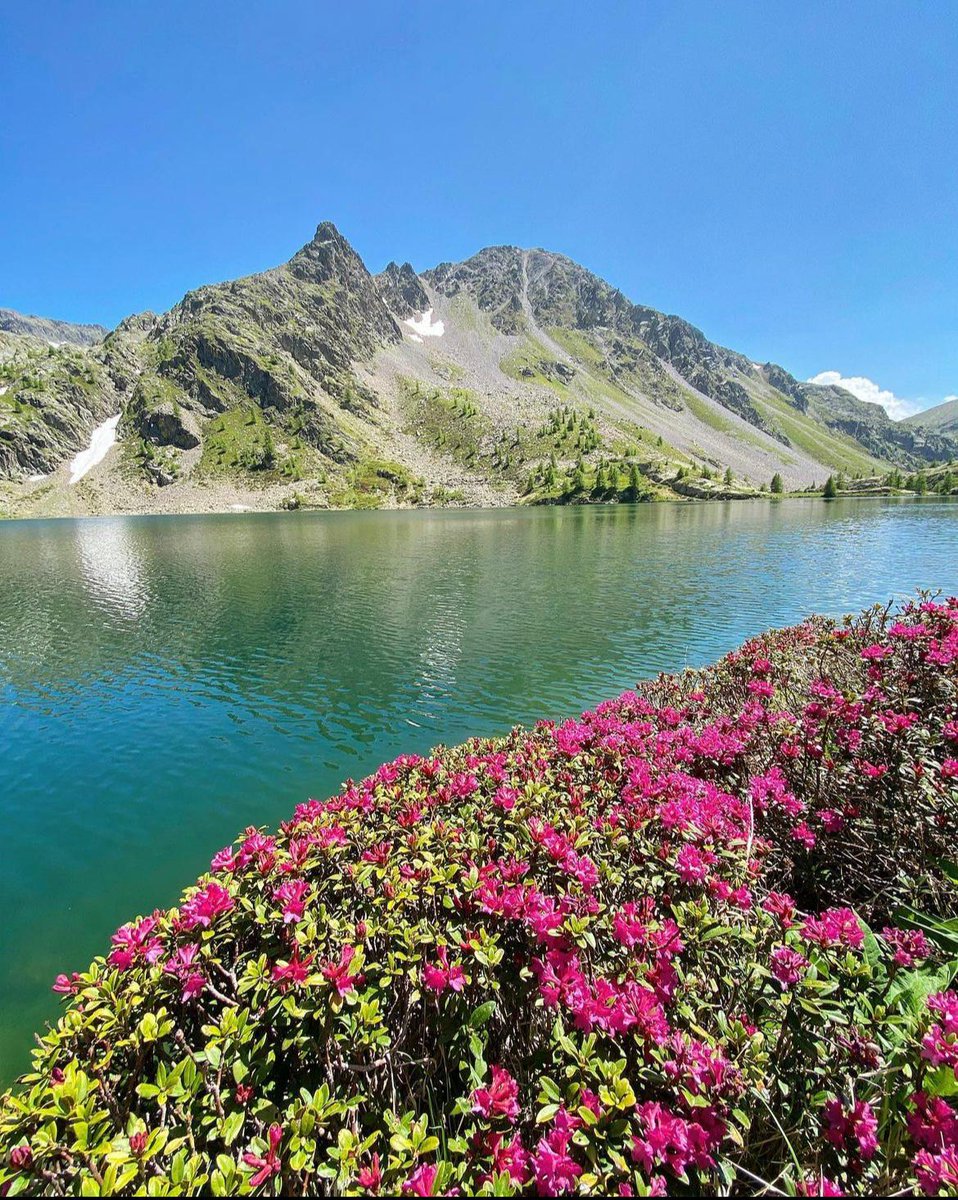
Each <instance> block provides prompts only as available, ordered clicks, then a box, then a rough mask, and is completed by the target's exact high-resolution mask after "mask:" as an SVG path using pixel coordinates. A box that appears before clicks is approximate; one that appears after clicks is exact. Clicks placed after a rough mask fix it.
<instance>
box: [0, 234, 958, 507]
mask: <svg viewBox="0 0 958 1200" xmlns="http://www.w3.org/2000/svg"><path fill="white" fill-rule="evenodd" d="M117 414H120V421H119V428H118V445H117V446H116V448H115V449H113V450H112V451H110V453H109V454H108V455H107V457H106V459H105V460H104V461H103V463H102V464H101V465H99V466H97V467H96V468H95V469H94V470H92V471H91V472H90V474H89V475H88V476H86V477H85V478H84V479H83V481H82V483H80V484H79V485H78V486H77V487H75V488H74V487H71V486H70V484H69V481H68V478H67V476H68V472H67V470H66V468H65V465H64V464H66V463H67V462H68V461H69V459H70V458H71V457H72V456H73V455H74V454H76V452H77V451H78V450H80V449H82V448H83V447H84V446H85V445H86V444H87V442H89V440H90V438H91V435H92V433H93V431H94V429H96V428H97V427H98V426H100V425H102V424H103V423H104V422H106V421H107V420H108V419H109V418H111V417H114V416H116V415H117ZM956 452H958V442H955V441H953V440H952V439H951V438H950V437H948V436H946V435H945V434H942V433H941V432H936V431H934V430H930V429H928V428H925V427H919V426H916V425H912V424H910V423H909V424H896V423H895V422H893V421H892V420H891V419H890V418H889V417H888V416H887V414H886V413H885V411H884V409H882V408H880V407H879V406H877V405H872V404H866V403H864V402H862V401H860V400H857V399H856V398H855V397H854V396H852V395H851V394H850V393H848V392H845V391H843V390H842V389H840V388H835V387H822V386H818V385H815V384H808V383H801V382H799V381H798V380H796V379H795V378H794V377H793V376H791V375H790V374H789V373H788V372H787V371H785V370H784V369H783V368H781V367H779V366H776V365H775V364H773V363H765V364H764V365H760V364H757V363H754V362H752V361H750V359H748V358H747V357H746V356H744V355H742V354H739V353H737V352H735V351H733V350H729V349H726V348H724V347H722V346H718V345H716V344H715V343H713V342H711V341H709V340H708V338H706V337H705V335H704V334H703V333H702V332H700V331H699V330H698V329H696V328H695V327H694V326H692V325H690V324H689V323H688V322H687V321H685V320H683V319H682V318H680V317H677V316H669V315H666V314H663V313H660V312H657V311H656V310H655V309H651V308H646V307H643V306H641V305H637V304H634V303H632V301H631V300H629V299H628V298H627V297H626V296H624V295H623V294H622V292H620V291H619V290H618V289H616V288H614V287H612V286H610V285H609V284H608V283H606V282H605V281H604V280H602V279H600V278H598V277H597V276H596V275H593V274H592V273H591V272H589V271H587V270H586V269H585V268H583V267H581V266H579V265H578V264H576V263H574V262H572V261H571V260H570V259H568V258H565V257H563V256H561V255H558V254H553V253H549V252H547V251H545V250H522V249H519V248H517V247H514V246H495V247H489V248H487V249H485V250H482V251H480V252H479V253H478V254H476V255H475V256H473V257H472V258H470V259H468V260H467V261H465V262H462V263H442V264H440V265H439V266H437V267H435V268H433V269H432V270H428V271H424V272H422V273H421V274H419V273H417V272H416V271H415V270H414V269H413V267H412V266H410V264H409V263H403V264H402V265H399V264H397V263H395V262H393V263H390V264H389V265H388V266H387V267H386V268H385V270H383V271H382V272H381V273H379V274H378V275H375V276H374V275H371V274H370V272H369V271H368V270H367V268H366V267H365V265H364V264H363V262H362V260H361V259H360V257H359V256H358V255H357V254H356V252H355V251H354V250H353V248H352V247H351V246H350V245H349V243H348V242H347V241H346V239H345V238H344V237H343V236H342V235H341V234H340V233H339V231H338V230H337V229H336V228H335V226H333V225H331V224H329V223H324V224H322V225H320V226H319V227H318V228H317V230H316V233H315V236H314V237H313V238H312V240H311V241H309V242H308V243H307V244H306V245H305V246H304V247H303V248H302V249H301V250H299V251H298V252H297V253H296V254H294V255H293V257H292V258H291V259H290V260H289V261H288V262H287V263H284V264H282V265H280V266H278V267H275V268H272V269H270V270H267V271H264V272H261V273H259V274H256V275H251V276H248V277H246V278H243V279H238V280H234V281H231V282H227V283H221V284H213V285H209V286H206V287H201V288H198V289H196V290H195V291H192V292H189V293H187V295H186V296H184V298H183V299H182V300H181V301H180V302H179V303H178V304H177V305H176V306H175V307H173V308H172V309H171V310H170V311H169V312H167V313H164V314H161V315H155V314H152V313H143V314H139V315H136V316H133V317H129V318H127V319H126V320H125V321H123V322H121V324H120V325H119V326H118V327H117V328H116V329H115V330H113V331H112V332H111V333H109V334H108V335H107V336H105V337H104V338H103V339H102V340H100V341H98V342H97V343H95V344H93V345H90V346H59V347H54V346H50V345H45V344H43V343H42V342H41V341H39V340H38V339H37V338H36V337H23V336H14V335H10V334H0V477H6V479H7V480H8V482H7V483H6V484H4V485H2V486H0V504H4V503H5V504H6V507H7V509H8V511H11V512H18V513H19V512H47V513H56V512H78V511H97V512H102V511H177V510H182V509H191V508H194V507H213V508H216V507H224V506H226V507H229V506H232V507H239V506H240V504H239V503H237V502H238V501H241V502H242V503H243V506H250V507H276V506H277V505H287V506H296V505H298V504H310V505H345V506H373V505H380V504H407V503H450V502H453V503H455V502H468V503H477V504H504V503H514V502H516V501H517V500H520V499H524V500H526V501H529V502H536V501H544V500H568V499H585V498H592V499H603V498H605V499H614V498H640V497H648V498H651V497H655V496H676V495H683V496H738V495H750V494H754V492H755V490H756V489H757V488H758V487H759V485H767V483H768V481H769V480H770V478H771V476H772V475H773V474H775V473H778V474H780V475H781V476H782V477H783V479H784V481H785V485H786V486H787V487H792V488H800V487H807V486H810V485H812V484H815V483H816V482H817V483H818V484H820V483H821V482H822V481H823V480H824V478H825V477H826V476H827V475H829V474H831V473H835V472H843V473H845V474H846V475H848V476H856V475H858V476H863V475H876V474H880V473H882V472H887V471H888V470H889V469H890V467H891V466H900V467H902V468H903V469H906V470H908V469H915V468H918V467H920V466H921V465H922V464H923V463H927V462H931V461H935V460H943V459H948V458H950V457H952V456H953V455H954V454H955V453H956ZM40 476H42V477H43V478H42V479H39V478H37V477H40ZM231 501H232V502H233V503H232V504H231V503H230V502H231Z"/></svg>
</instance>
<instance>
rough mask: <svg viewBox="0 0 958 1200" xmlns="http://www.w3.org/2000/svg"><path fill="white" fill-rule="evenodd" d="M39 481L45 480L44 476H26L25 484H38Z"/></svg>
mask: <svg viewBox="0 0 958 1200" xmlns="http://www.w3.org/2000/svg"><path fill="white" fill-rule="evenodd" d="M41 479H46V475H28V476H27V483H39V482H40V480H41Z"/></svg>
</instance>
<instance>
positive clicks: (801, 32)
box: [0, 0, 958, 411]
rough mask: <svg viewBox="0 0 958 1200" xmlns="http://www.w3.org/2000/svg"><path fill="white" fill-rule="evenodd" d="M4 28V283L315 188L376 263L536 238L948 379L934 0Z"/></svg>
mask: <svg viewBox="0 0 958 1200" xmlns="http://www.w3.org/2000/svg"><path fill="white" fill-rule="evenodd" d="M584 17H585V18H587V20H584V19H583V18H584ZM0 46H2V47H3V62H4V67H3V81H4V88H3V92H4V98H3V120H2V122H0V197H2V199H0V305H6V306H9V307H13V308H18V309H21V310H25V311H29V312H38V313H42V314H45V315H50V316H57V317H62V318H66V319H71V320H83V321H86V320H90V321H100V322H102V323H104V324H106V325H112V324H115V323H116V322H117V321H118V320H119V319H120V318H122V317H123V316H124V315H126V314H127V313H129V312H132V311H136V310H140V309H143V308H152V309H155V310H160V309H164V308H166V307H168V306H169V305H170V304H172V303H174V302H175V301H176V300H177V299H178V298H179V297H180V296H181V295H182V293H183V292H184V291H186V290H187V289H188V288H190V287H195V286H196V285H198V284H201V283H204V282H211V281H215V280H220V279H225V278H230V277H233V276H236V275H240V274H245V273H249V272H251V271H255V270H259V269H262V268H264V267H267V266H270V265H273V264H275V263H277V262H280V261H283V260H285V259H286V258H288V257H289V256H290V254H291V253H292V252H293V251H294V250H295V249H296V248H297V247H298V246H299V245H301V244H302V243H303V242H305V241H306V240H308V238H309V237H310V236H311V234H312V231H313V229H314V227H315V226H316V224H317V223H318V222H319V221H321V220H325V219H330V220H332V221H334V222H335V223H336V224H337V225H338V226H339V228H340V229H341V230H342V231H343V233H344V234H345V235H346V236H347V237H348V238H349V239H350V241H351V242H352V243H353V245H354V246H355V247H356V248H357V250H358V251H359V252H360V254H362V256H363V258H364V259H365V260H366V262H367V265H368V266H369V267H370V268H371V269H373V270H377V269H379V268H380V267H382V266H383V265H384V264H385V263H386V262H387V261H388V260H389V259H390V258H398V259H400V260H403V259H409V260H410V261H412V263H413V264H414V265H415V266H416V267H418V268H425V267H427V266H431V265H434V264H435V263H436V262H438V261H441V260H443V259H459V258H463V257H466V256H468V255H469V254H471V253H473V252H475V251H476V250H477V249H478V248H479V247H481V246H483V245H488V244H490V243H496V242H511V243H516V244H519V245H527V246H532V245H541V246H545V247H547V248H549V249H554V250H559V251H562V252H564V253H566V254H569V255H571V256H572V257H573V258H575V259H577V260H578V261H580V262H582V263H583V264H584V265H586V266H588V267H589V268H591V269H592V270H594V271H596V272H597V273H598V274H600V275H602V276H604V277H605V278H607V279H609V280H610V281H611V282H613V283H615V284H616V285H618V286H619V287H621V288H622V290H623V291H625V292H626V293H627V294H628V295H629V296H631V297H632V298H633V299H635V300H637V301H639V302H641V303H644V304H649V305H653V306H654V307H657V308H660V309H664V310H666V311H669V312H676V313H679V314H681V315H682V316H684V317H686V318H688V319H689V320H691V321H692V322H694V323H695V324H696V325H698V326H699V327H700V328H702V329H703V330H704V331H705V332H706V333H707V334H708V335H709V336H710V337H712V338H713V339H715V340H717V341H720V342H723V343H724V344H726V345H729V346H732V347H734V348H735V349H738V350H742V351H744V352H745V353H747V354H749V355H750V356H751V357H753V358H755V359H756V360H758V361H765V360H766V359H773V360H775V361H777V362H780V363H782V364H783V365H784V366H786V367H788V368H789V369H790V370H791V371H793V372H794V373H795V374H796V375H798V376H800V377H803V378H805V377H810V376H814V375H816V374H818V373H820V372H823V371H832V372H838V374H839V375H840V376H841V377H842V378H855V377H861V378H863V379H864V380H865V381H866V383H867V382H868V381H875V383H874V384H873V386H874V387H875V388H877V389H881V390H884V391H887V393H888V397H891V398H890V399H889V398H888V397H886V402H887V403H888V404H889V405H890V406H891V407H892V408H893V409H896V404H895V400H896V398H897V399H898V400H899V401H901V402H903V403H904V404H905V405H906V406H909V407H911V408H914V407H924V406H926V405H929V404H932V403H938V402H940V401H941V400H942V399H944V397H945V396H948V395H953V394H955V393H958V301H956V294H958V115H956V114H958V105H956V104H955V100H954V64H955V62H956V61H958V5H956V4H954V3H952V2H951V0H945V2H942V3H939V2H935V3H911V4H904V3H899V4H894V5H893V4H887V3H883V2H881V0H868V2H867V3H857V2H853V0H843V2H842V3H840V4H835V3H815V2H806V3H801V4H796V3H794V2H789V3H777V2H764V3H758V2H757V0H756V2H754V3H739V2H737V0H726V2H725V3H723V4H720V5H719V4H707V3H704V2H702V3H683V2H682V0H669V2H667V3H666V2H661V3H660V2H659V0H646V2H639V0H630V2H627V3H613V2H601V0H600V2H599V3H596V4H590V5H583V4H582V3H581V0H578V2H577V3H566V2H565V0H551V2H545V0H542V2H537V3H531V2H527V0H510V2H509V3H508V4H493V5H479V4H463V3H445V4H441V3H437V2H436V0H433V2H431V3H418V2H417V0H405V2H403V3H389V4H385V3H372V2H368V3H367V2H363V0H353V2H352V3H350V4H348V5H343V4H331V3H326V2H319V0H302V2H299V3H284V2H282V0H271V2H270V3H269V4H263V3H261V2H259V3H247V2H246V0H231V2H230V3H224V2H221V0H203V2H202V3H196V2H195V0H193V2H192V3H179V2H174V0H167V2H166V3H164V4H162V5H159V4H153V5H147V4H145V3H138V2H134V3H130V0H123V2H122V3H113V2H104V0H87V2H86V3H80V2H76V3H64V2H60V3H57V2H55V0H48V2H47V3H45V4H43V5H30V4H26V5H25V4H23V3H19V2H18V3H13V2H12V0H0ZM866 390H867V389H866ZM896 411H901V409H900V408H898V409H896Z"/></svg>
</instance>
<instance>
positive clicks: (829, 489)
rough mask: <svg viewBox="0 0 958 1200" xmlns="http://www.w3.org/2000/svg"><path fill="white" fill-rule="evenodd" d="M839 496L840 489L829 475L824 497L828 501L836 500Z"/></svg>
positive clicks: (823, 491) (823, 489)
mask: <svg viewBox="0 0 958 1200" xmlns="http://www.w3.org/2000/svg"><path fill="white" fill-rule="evenodd" d="M837 495H838V488H837V487H836V486H835V480H834V478H833V477H832V476H831V475H829V477H828V478H827V479H826V480H825V486H824V487H823V488H822V496H823V497H824V499H826V500H834V499H835V497H836V496H837Z"/></svg>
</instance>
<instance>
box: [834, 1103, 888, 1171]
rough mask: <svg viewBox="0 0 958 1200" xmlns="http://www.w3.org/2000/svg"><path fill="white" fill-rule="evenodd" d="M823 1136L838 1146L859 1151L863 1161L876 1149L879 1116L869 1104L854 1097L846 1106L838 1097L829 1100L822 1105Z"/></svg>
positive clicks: (870, 1156) (872, 1155)
mask: <svg viewBox="0 0 958 1200" xmlns="http://www.w3.org/2000/svg"><path fill="white" fill-rule="evenodd" d="M824 1116H825V1138H826V1140H827V1141H829V1142H831V1144H832V1145H833V1146H835V1147H836V1148H837V1149H839V1150H843V1151H846V1152H850V1153H852V1154H858V1155H859V1156H860V1157H861V1158H863V1159H864V1160H865V1161H866V1162H867V1161H868V1160H869V1159H871V1158H874V1157H875V1152H876V1151H877V1149H878V1137H877V1133H878V1120H877V1118H876V1117H875V1113H874V1110H873V1109H872V1107H871V1105H870V1104H868V1103H866V1102H865V1101H864V1100H856V1101H855V1103H854V1105H853V1106H852V1107H851V1108H850V1109H846V1108H845V1107H844V1105H843V1104H842V1102H841V1100H829V1101H828V1102H827V1104H826V1105H825V1109H824Z"/></svg>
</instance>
